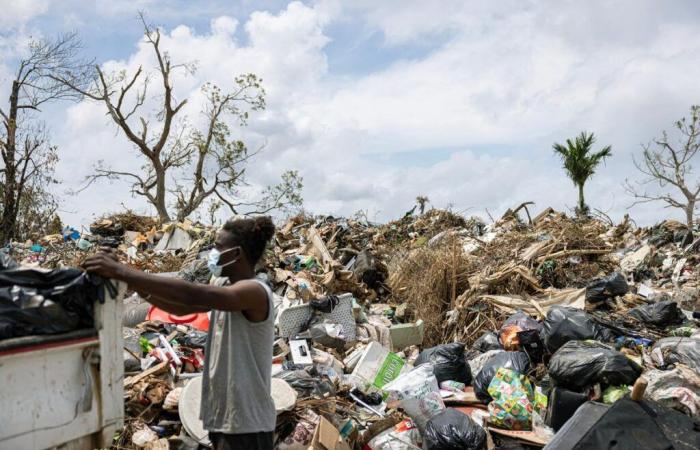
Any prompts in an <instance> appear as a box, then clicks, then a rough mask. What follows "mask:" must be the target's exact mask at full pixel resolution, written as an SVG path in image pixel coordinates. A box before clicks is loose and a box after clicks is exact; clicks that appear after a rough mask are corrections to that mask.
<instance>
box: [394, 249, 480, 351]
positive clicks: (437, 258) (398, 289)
mask: <svg viewBox="0 0 700 450" xmlns="http://www.w3.org/2000/svg"><path fill="white" fill-rule="evenodd" d="M446 241H447V242H445V244H443V245H441V246H439V247H436V248H430V247H423V248H420V249H416V250H414V251H413V252H411V253H409V254H408V255H407V256H406V258H404V259H403V260H402V261H399V262H396V263H395V264H396V266H395V269H394V270H393V271H392V273H391V275H390V277H389V286H390V287H391V290H392V295H393V300H394V301H395V302H397V303H403V302H406V303H408V305H409V311H410V313H411V316H412V319H423V321H424V322H425V335H424V336H425V337H424V341H423V343H424V346H433V345H437V344H440V343H442V336H443V328H444V319H445V313H446V312H447V311H449V310H450V309H451V308H452V307H453V306H454V302H455V300H456V298H457V295H459V294H460V293H461V292H463V291H464V290H465V289H466V288H467V287H468V280H467V279H468V273H467V272H466V271H465V270H464V269H465V268H466V267H468V264H467V257H466V255H465V254H464V253H463V252H462V247H461V245H460V244H459V243H458V242H457V240H456V239H450V240H446Z"/></svg>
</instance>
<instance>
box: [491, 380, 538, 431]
mask: <svg viewBox="0 0 700 450" xmlns="http://www.w3.org/2000/svg"><path fill="white" fill-rule="evenodd" d="M488 393H489V395H491V397H492V398H493V401H492V402H491V403H489V413H490V416H491V417H490V419H489V421H490V422H491V423H492V424H494V425H496V426H497V427H500V428H505V429H507V430H516V431H521V430H522V431H529V430H531V429H532V412H533V410H534V408H535V406H536V400H535V390H534V389H533V388H532V384H531V383H530V380H528V378H527V377H526V376H525V375H523V374H521V373H519V372H516V371H514V370H511V369H504V368H500V369H498V372H496V375H495V376H494V377H493V380H491V384H489V387H488ZM539 397H540V399H539V400H540V403H542V402H543V400H542V397H543V395H542V394H540V395H539ZM545 399H546V397H545ZM544 403H545V406H546V400H544ZM538 409H539V408H538Z"/></svg>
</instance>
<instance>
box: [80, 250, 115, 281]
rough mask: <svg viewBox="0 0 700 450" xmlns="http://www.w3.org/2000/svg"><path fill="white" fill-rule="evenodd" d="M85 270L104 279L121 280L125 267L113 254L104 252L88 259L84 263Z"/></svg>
mask: <svg viewBox="0 0 700 450" xmlns="http://www.w3.org/2000/svg"><path fill="white" fill-rule="evenodd" d="M83 269H85V270H86V271H87V272H89V273H94V274H96V275H99V276H101V277H103V278H115V279H120V276H121V275H122V274H123V273H124V269H125V266H124V265H123V264H121V263H120V262H119V261H117V258H116V257H115V256H114V255H113V254H111V253H107V252H102V253H98V254H96V255H93V256H90V257H89V258H88V259H86V260H85V262H84V263H83Z"/></svg>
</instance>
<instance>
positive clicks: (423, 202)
mask: <svg viewBox="0 0 700 450" xmlns="http://www.w3.org/2000/svg"><path fill="white" fill-rule="evenodd" d="M429 201H430V200H428V197H426V196H425V195H419V196H418V197H416V203H417V204H418V208H419V209H420V214H421V216H422V215H423V213H425V205H426V204H427V203H428V202H429Z"/></svg>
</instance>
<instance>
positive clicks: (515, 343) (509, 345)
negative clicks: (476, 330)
mask: <svg viewBox="0 0 700 450" xmlns="http://www.w3.org/2000/svg"><path fill="white" fill-rule="evenodd" d="M541 329H542V325H541V324H540V323H539V322H537V321H536V320H535V319H533V318H532V317H530V316H529V315H527V314H526V313H524V312H523V311H517V312H516V313H515V314H513V315H512V316H510V317H509V318H508V319H507V320H506V321H505V322H504V323H503V326H501V329H500V330H499V332H498V338H499V341H500V342H501V345H502V346H503V348H504V349H505V350H509V351H516V350H520V341H519V339H518V333H520V332H522V331H530V330H534V331H539V330H541Z"/></svg>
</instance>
